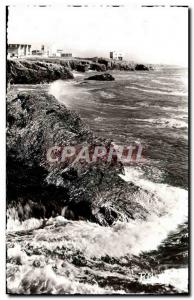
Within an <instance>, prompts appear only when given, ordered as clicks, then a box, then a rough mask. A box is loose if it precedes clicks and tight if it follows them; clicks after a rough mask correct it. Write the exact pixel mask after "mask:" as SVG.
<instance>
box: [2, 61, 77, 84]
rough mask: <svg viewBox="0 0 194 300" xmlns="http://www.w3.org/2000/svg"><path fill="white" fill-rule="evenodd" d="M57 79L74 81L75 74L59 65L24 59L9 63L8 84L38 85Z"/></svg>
mask: <svg viewBox="0 0 194 300" xmlns="http://www.w3.org/2000/svg"><path fill="white" fill-rule="evenodd" d="M57 79H73V74H72V73H71V72H70V71H69V69H68V68H67V67H66V66H63V65H61V64H59V63H52V62H50V63H49V62H44V61H32V60H22V59H21V60H8V61H7V82H8V83H11V84H21V83H22V84H36V83H45V82H51V81H54V80H57Z"/></svg>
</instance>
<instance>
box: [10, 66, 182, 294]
mask: <svg viewBox="0 0 194 300" xmlns="http://www.w3.org/2000/svg"><path fill="white" fill-rule="evenodd" d="M112 74H113V76H114V77H115V81H112V82H97V81H87V80H85V79H84V78H85V77H87V76H88V74H87V75H85V74H80V73H75V74H74V75H75V80H69V81H61V80H59V81H56V82H54V83H52V84H51V85H49V86H48V85H43V86H42V88H43V89H45V90H47V91H48V92H49V93H51V94H53V95H54V96H55V97H56V98H57V99H58V101H59V102H61V103H64V104H65V105H66V106H67V107H69V108H70V109H73V110H75V111H77V112H78V113H79V114H80V116H81V117H82V119H84V121H85V122H86V123H87V124H88V125H89V126H90V128H91V129H92V130H93V131H94V133H95V134H96V135H99V136H102V137H105V138H108V139H111V140H112V141H113V142H114V143H115V144H121V145H128V144H130V143H134V142H139V143H141V144H142V145H143V148H144V157H145V161H144V163H141V164H140V163H139V164H138V163H137V164H133V165H128V166H127V167H125V175H120V177H121V178H122V179H123V180H125V181H126V182H129V183H130V182H133V183H135V184H136V185H137V186H139V190H140V192H139V193H138V194H134V195H133V197H134V199H135V201H136V202H140V203H141V204H142V205H143V206H144V207H145V208H146V209H147V210H148V211H149V217H148V219H147V221H142V220H131V221H130V222H129V221H128V222H116V223H115V224H113V225H112V226H111V227H103V226H100V225H98V224H95V223H90V222H87V221H70V220H67V219H65V218H63V217H62V216H58V217H56V218H51V219H49V220H48V221H47V223H46V226H44V227H43V226H42V225H43V220H38V219H29V220H26V221H24V222H23V223H20V222H19V221H18V219H17V212H15V211H14V209H12V210H9V211H8V222H7V249H8V251H7V288H8V291H9V292H10V293H23V294H29V293H31V294H33V293H35V294H37V293H52V294H64V293H66V294H126V293H130V294H135V293H138V294H144V293H145V294H160V293H167V294H169V293H187V292H188V87H187V77H188V74H187V70H186V69H181V68H163V69H158V70H155V71H149V72H118V71H117V72H116V71H113V72H112ZM29 88H31V89H33V88H36V86H31V87H29V86H18V87H17V89H18V90H26V89H29ZM141 190H144V191H145V190H146V191H147V195H146V196H145V193H143V192H142V193H141Z"/></svg>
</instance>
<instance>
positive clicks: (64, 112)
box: [7, 60, 147, 225]
mask: <svg viewBox="0 0 194 300" xmlns="http://www.w3.org/2000/svg"><path fill="white" fill-rule="evenodd" d="M101 62H102V61H101ZM72 63H73V62H72ZM72 63H70V61H69V62H68V64H71V65H68V66H67V65H66V64H67V61H63V62H62V61H60V63H59V60H58V63H56V61H54V60H53V61H52V62H51V61H50V62H47V61H41V62H40V61H31V60H28V61H27V60H8V62H7V80H8V83H9V84H18V83H20V84H22V83H25V84H36V83H42V82H43V83H44V82H50V81H54V80H57V79H59V78H60V79H72V78H73V74H72V73H71V70H72V69H73V70H74V69H75V68H76V65H74V66H73V65H72ZM74 63H75V62H74ZM82 63H83V62H82ZM97 64H99V63H97ZM79 65H80V61H79ZM82 65H83V64H82ZM86 65H87V64H86ZM99 65H100V64H99ZM101 65H103V66H105V64H101ZM90 66H91V65H90ZM103 68H107V67H106V66H105V67H103ZM108 75H109V74H108ZM97 76H98V75H97ZM99 76H102V77H103V74H102V75H99ZM103 78H104V77H103ZM108 79H110V78H108ZM111 80H112V78H111ZM113 80H114V79H113ZM11 90H12V89H11ZM54 145H79V146H80V145H90V146H92V147H95V146H105V147H106V149H108V148H110V147H111V141H110V140H104V139H101V138H99V137H95V136H94V135H93V133H92V132H91V131H90V129H89V128H88V127H87V126H86V124H84V123H83V122H82V120H81V119H80V117H79V116H78V115H77V114H76V113H74V112H72V111H70V110H68V109H67V108H66V107H65V106H64V105H62V104H60V103H59V102H58V101H57V100H56V99H55V98H54V97H53V96H51V95H48V94H47V93H46V92H43V91H41V90H38V86H37V89H36V90H34V91H29V92H24V93H15V92H13V91H9V92H8V93H7V207H8V211H9V210H10V209H13V208H14V209H15V215H16V217H17V218H19V219H20V220H25V219H28V218H31V217H36V218H50V217H51V216H53V217H54V216H57V215H63V216H65V217H66V218H69V219H73V220H80V219H84V220H89V221H92V222H97V223H99V224H101V225H111V224H112V223H113V222H115V221H116V220H126V219H129V218H131V219H137V218H140V219H145V218H146V216H147V212H146V210H145V208H143V207H142V206H141V205H140V204H139V203H137V202H136V201H135V200H134V197H131V195H132V194H133V193H136V192H138V187H136V186H134V185H133V184H128V183H126V182H125V181H123V180H122V179H121V178H120V177H119V174H122V173H123V172H124V168H123V166H122V164H121V163H120V162H117V161H116V162H114V163H112V162H105V161H104V160H103V159H98V160H97V161H96V162H92V163H88V164H83V163H80V162H77V163H76V164H74V165H72V164H71V163H70V162H67V161H66V162H65V163H64V164H60V165H59V164H57V163H56V164H49V163H48V161H47V160H46V153H47V151H48V149H49V147H52V146H54ZM145 193H146V191H145Z"/></svg>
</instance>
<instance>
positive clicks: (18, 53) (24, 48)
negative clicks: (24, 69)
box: [7, 44, 31, 58]
mask: <svg viewBox="0 0 194 300" xmlns="http://www.w3.org/2000/svg"><path fill="white" fill-rule="evenodd" d="M28 55H31V45H28V44H8V48H7V56H8V58H12V57H22V56H28Z"/></svg>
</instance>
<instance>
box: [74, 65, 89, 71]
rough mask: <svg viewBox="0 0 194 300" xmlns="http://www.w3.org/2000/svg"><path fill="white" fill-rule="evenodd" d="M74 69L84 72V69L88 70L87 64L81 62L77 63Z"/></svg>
mask: <svg viewBox="0 0 194 300" xmlns="http://www.w3.org/2000/svg"><path fill="white" fill-rule="evenodd" d="M76 71H78V72H86V71H88V66H87V65H82V64H80V65H77V67H76Z"/></svg>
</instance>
